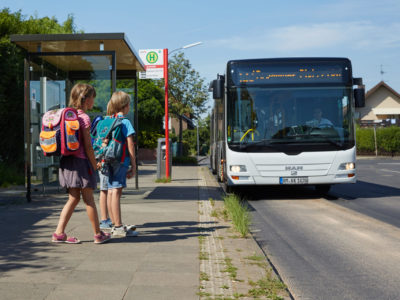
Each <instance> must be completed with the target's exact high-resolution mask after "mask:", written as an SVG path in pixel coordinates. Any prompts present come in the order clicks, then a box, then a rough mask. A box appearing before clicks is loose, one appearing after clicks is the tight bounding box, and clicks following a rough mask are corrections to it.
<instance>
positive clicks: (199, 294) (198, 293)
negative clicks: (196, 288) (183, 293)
mask: <svg viewBox="0 0 400 300" xmlns="http://www.w3.org/2000/svg"><path fill="white" fill-rule="evenodd" d="M197 295H198V296H200V297H210V296H211V294H210V293H206V292H197Z"/></svg>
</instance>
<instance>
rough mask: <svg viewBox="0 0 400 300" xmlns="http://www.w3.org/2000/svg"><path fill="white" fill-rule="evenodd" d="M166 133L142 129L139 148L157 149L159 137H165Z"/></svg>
mask: <svg viewBox="0 0 400 300" xmlns="http://www.w3.org/2000/svg"><path fill="white" fill-rule="evenodd" d="M163 137H164V135H162V134H160V133H158V132H154V131H140V132H139V136H138V140H139V148H145V149H156V148H157V140H158V139H159V138H163Z"/></svg>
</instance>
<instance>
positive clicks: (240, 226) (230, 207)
mask: <svg viewBox="0 0 400 300" xmlns="http://www.w3.org/2000/svg"><path fill="white" fill-rule="evenodd" d="M224 204H225V208H226V211H227V214H228V215H229V217H230V219H231V220H232V223H233V226H234V228H235V229H236V230H237V231H238V232H239V233H240V235H241V236H242V237H246V236H247V234H248V233H249V227H250V224H251V218H250V211H249V208H248V206H247V204H245V203H243V202H241V201H240V199H239V197H238V196H236V195H229V196H226V197H224Z"/></svg>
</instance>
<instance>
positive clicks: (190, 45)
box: [168, 42, 203, 55]
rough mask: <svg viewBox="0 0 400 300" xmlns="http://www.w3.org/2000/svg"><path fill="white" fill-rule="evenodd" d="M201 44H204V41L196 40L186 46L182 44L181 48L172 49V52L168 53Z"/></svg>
mask: <svg viewBox="0 0 400 300" xmlns="http://www.w3.org/2000/svg"><path fill="white" fill-rule="evenodd" d="M201 44H203V42H196V43H192V44H188V45H186V46H182V47H180V48H176V49H174V50H172V51H171V52H169V53H168V55H170V54H171V53H172V52H175V51H179V50H183V49H187V48H191V47H194V46H198V45H201Z"/></svg>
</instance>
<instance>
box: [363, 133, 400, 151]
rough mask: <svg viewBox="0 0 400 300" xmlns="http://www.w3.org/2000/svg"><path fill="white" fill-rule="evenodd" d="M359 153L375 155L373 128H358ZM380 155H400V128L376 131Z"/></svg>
mask: <svg viewBox="0 0 400 300" xmlns="http://www.w3.org/2000/svg"><path fill="white" fill-rule="evenodd" d="M356 138H357V153H358V154H375V139H374V129H373V128H357V132H356ZM376 142H377V148H378V154H380V155H392V156H393V155H400V127H397V126H391V127H383V128H377V129H376Z"/></svg>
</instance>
